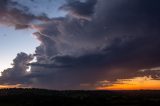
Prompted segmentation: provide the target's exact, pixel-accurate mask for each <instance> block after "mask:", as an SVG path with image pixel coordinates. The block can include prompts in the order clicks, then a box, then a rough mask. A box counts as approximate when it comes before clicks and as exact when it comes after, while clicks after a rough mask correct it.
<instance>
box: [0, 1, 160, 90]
mask: <svg viewBox="0 0 160 106" xmlns="http://www.w3.org/2000/svg"><path fill="white" fill-rule="evenodd" d="M2 4H3V3H2ZM159 4H160V2H159V1H158V0H155V1H154V2H151V1H149V0H141V1H139V0H134V1H129V0H112V1H110V0H86V1H83V2H82V1H81V0H73V1H70V0H69V1H68V2H67V4H65V5H63V6H62V7H61V9H63V10H67V11H68V15H66V16H65V17H59V18H52V19H48V18H47V17H41V18H39V17H37V16H34V15H30V14H26V13H25V12H23V13H19V12H20V11H19V10H18V11H17V12H18V13H16V14H18V16H19V15H20V16H21V18H22V19H21V20H22V21H18V22H17V23H16V24H14V25H15V26H16V25H17V24H20V25H28V23H31V26H30V28H33V29H35V30H37V32H35V33H34V35H35V36H36V38H37V39H38V40H39V41H40V42H41V44H40V45H39V46H38V47H37V48H36V50H35V54H34V56H35V57H36V59H37V61H36V62H34V63H28V62H27V63H26V62H25V64H27V66H31V72H30V74H27V75H24V74H23V75H22V76H23V77H18V78H19V79H18V80H15V81H13V80H12V81H10V79H9V78H8V77H6V75H5V74H4V75H3V74H2V78H1V80H2V79H3V81H1V82H8V83H11V84H12V83H13V82H16V83H18V81H20V80H22V81H23V82H19V83H22V85H23V84H28V85H30V86H32V87H44V88H52V89H84V88H83V87H82V86H81V84H83V83H89V84H90V85H92V86H88V87H87V89H94V84H95V83H96V82H97V81H101V80H108V81H110V82H112V83H114V82H115V81H116V80H117V79H123V78H133V77H137V76H152V77H153V78H156V79H158V78H157V77H155V76H157V71H156V72H155V71H149V72H148V71H147V72H140V71H139V70H141V69H148V68H152V67H158V66H159V65H160V61H159V60H160V56H159V54H160V50H159V49H158V48H159V46H160V37H159V33H160V31H159V27H160V21H159V14H158V12H159V11H160V7H159ZM2 6H4V4H3V5H2ZM82 7H83V8H82ZM86 10H87V11H86ZM6 12H7V11H6ZM0 13H1V12H0ZM2 15H3V14H2ZM10 16H13V18H12V19H11V20H10V21H8V22H7V23H11V24H13V22H12V21H13V20H14V18H15V16H14V15H12V14H10ZM75 16H76V17H75ZM29 17H31V18H29ZM88 18H89V20H88ZM7 19H8V18H7ZM34 19H38V20H39V19H40V20H41V19H48V20H47V21H44V22H42V23H41V24H34V23H32V20H34ZM22 27H23V28H25V26H20V28H22ZM26 27H27V26H26ZM17 28H18V27H17ZM18 29H19V28H18ZM29 57H30V56H29ZM17 58H18V57H17ZM25 67H26V66H25ZM11 69H12V70H14V71H13V72H16V71H18V70H19V69H15V66H13V68H11ZM11 69H10V70H11ZM7 70H9V69H7ZM6 72H7V73H12V71H11V72H9V71H6V70H5V71H4V72H3V73H6ZM11 75H12V74H11ZM20 75H21V74H20ZM11 78H12V77H11ZM4 79H5V80H4Z"/></svg>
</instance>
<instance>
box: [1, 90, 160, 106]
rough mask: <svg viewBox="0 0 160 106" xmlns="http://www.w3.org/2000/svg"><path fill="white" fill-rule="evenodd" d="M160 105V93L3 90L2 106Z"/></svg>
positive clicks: (143, 91)
mask: <svg viewBox="0 0 160 106" xmlns="http://www.w3.org/2000/svg"><path fill="white" fill-rule="evenodd" d="M142 104H143V105H151V106H153V105H158V104H160V91H158V90H157V91H152V90H137V91H80V90H72V91H67V90H66V91H56V90H45V89H22V88H18V89H17V88H12V89H1V90H0V106H22V105H23V106H38V105H42V106H46V105H54V106H108V105H109V106H111V105H114V106H139V105H142Z"/></svg>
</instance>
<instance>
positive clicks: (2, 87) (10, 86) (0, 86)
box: [0, 84, 21, 89]
mask: <svg viewBox="0 0 160 106" xmlns="http://www.w3.org/2000/svg"><path fill="white" fill-rule="evenodd" d="M20 86H21V84H16V85H0V89H6V88H19V87H20Z"/></svg>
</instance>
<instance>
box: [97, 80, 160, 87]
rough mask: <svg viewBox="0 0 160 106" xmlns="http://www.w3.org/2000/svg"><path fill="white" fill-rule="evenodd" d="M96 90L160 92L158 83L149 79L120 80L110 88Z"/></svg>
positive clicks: (159, 83)
mask: <svg viewBox="0 0 160 106" xmlns="http://www.w3.org/2000/svg"><path fill="white" fill-rule="evenodd" d="M96 89H97V90H160V81H159V80H154V79H152V78H151V77H135V78H133V79H120V80H117V82H116V83H115V84H113V85H111V86H103V87H97V88H96Z"/></svg>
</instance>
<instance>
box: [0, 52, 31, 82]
mask: <svg viewBox="0 0 160 106" xmlns="http://www.w3.org/2000/svg"><path fill="white" fill-rule="evenodd" d="M32 59H33V56H32V55H27V54H26V53H18V54H17V57H16V58H15V59H14V60H13V63H12V65H13V67H12V68H8V69H6V70H4V71H3V72H2V77H1V79H0V83H1V84H17V83H18V84H20V83H24V82H26V81H27V79H25V76H26V75H27V72H26V70H27V69H28V66H27V64H28V63H29V62H30V61H31V60H32Z"/></svg>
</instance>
